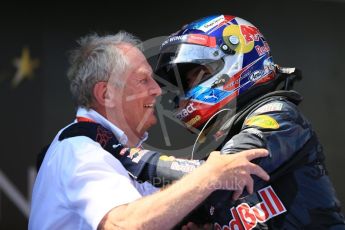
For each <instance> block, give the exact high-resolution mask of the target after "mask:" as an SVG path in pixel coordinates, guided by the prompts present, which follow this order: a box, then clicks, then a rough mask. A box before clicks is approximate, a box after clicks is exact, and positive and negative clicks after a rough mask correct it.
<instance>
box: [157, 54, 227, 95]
mask: <svg viewBox="0 0 345 230" xmlns="http://www.w3.org/2000/svg"><path fill="white" fill-rule="evenodd" d="M223 67H224V61H223V60H222V59H220V60H217V61H211V62H205V63H200V64H199V63H179V64H171V65H169V66H165V67H164V68H161V69H160V70H159V71H156V74H157V75H158V76H159V78H162V79H164V80H166V81H167V82H169V83H170V84H172V86H173V87H177V88H178V89H179V90H180V91H182V92H184V94H186V93H187V92H188V91H189V90H190V89H192V88H194V87H195V86H198V85H200V84H202V83H203V82H205V81H207V80H208V79H210V78H211V77H212V76H215V75H216V74H217V73H218V72H219V71H220V70H221V69H222V68H223ZM158 80H159V79H158ZM163 84H164V83H163Z"/></svg>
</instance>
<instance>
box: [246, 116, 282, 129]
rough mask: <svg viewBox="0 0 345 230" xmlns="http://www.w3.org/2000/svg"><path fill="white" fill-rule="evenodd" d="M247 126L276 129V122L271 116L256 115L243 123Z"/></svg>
mask: <svg viewBox="0 0 345 230" xmlns="http://www.w3.org/2000/svg"><path fill="white" fill-rule="evenodd" d="M244 124H245V125H247V126H257V127H261V128H264V129H278V128H279V124H278V122H277V121H276V120H275V119H274V118H273V117H271V116H268V115H258V116H253V117H250V118H249V119H247V120H246V121H245V122H244Z"/></svg>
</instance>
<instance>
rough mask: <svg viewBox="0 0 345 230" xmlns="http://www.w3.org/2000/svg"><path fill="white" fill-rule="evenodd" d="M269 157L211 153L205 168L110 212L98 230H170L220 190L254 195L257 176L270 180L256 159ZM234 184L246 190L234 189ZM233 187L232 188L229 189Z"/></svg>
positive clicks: (249, 153)
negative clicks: (247, 192)
mask: <svg viewBox="0 0 345 230" xmlns="http://www.w3.org/2000/svg"><path fill="white" fill-rule="evenodd" d="M265 156H267V151H266V150H263V149H253V150H248V151H244V152H242V153H239V154H236V155H219V153H218V152H213V153H211V155H210V157H209V158H208V160H207V161H206V163H205V164H203V165H202V166H200V167H199V168H197V169H196V170H194V171H193V172H192V173H190V174H188V175H186V176H184V177H183V178H182V179H181V180H179V181H177V182H176V183H174V184H172V185H171V186H169V187H168V188H166V189H164V190H162V191H159V192H157V193H155V194H153V195H150V196H147V197H144V198H141V199H139V200H136V201H134V202H132V203H129V204H126V205H121V206H118V207H115V208H113V209H112V210H111V211H109V212H108V213H107V214H106V215H105V216H104V218H103V219H102V221H101V222H100V224H99V226H98V229H162V228H164V229H170V228H172V227H173V226H175V225H176V224H177V223H178V222H179V221H180V220H181V219H182V218H183V217H184V216H186V215H187V214H188V213H189V212H190V211H191V210H193V209H194V208H195V207H196V206H197V205H198V204H200V203H201V202H202V201H203V200H204V199H205V198H206V197H207V196H208V195H210V194H211V192H213V191H214V190H216V189H227V190H242V189H243V187H247V190H249V191H252V190H253V188H252V186H253V180H252V178H251V176H250V175H251V174H255V175H257V176H259V177H260V178H262V179H263V180H268V179H269V176H268V175H267V173H266V172H265V171H263V170H262V169H261V168H260V167H259V166H257V165H255V164H253V163H251V162H250V161H251V160H252V159H255V158H258V157H265ZM234 181H241V183H237V184H238V185H241V186H242V188H234V186H233V185H234ZM229 185H232V186H229Z"/></svg>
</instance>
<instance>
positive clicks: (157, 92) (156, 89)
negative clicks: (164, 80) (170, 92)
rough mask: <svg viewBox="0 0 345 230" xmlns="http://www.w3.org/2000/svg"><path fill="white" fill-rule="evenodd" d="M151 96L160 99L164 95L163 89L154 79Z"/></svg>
mask: <svg viewBox="0 0 345 230" xmlns="http://www.w3.org/2000/svg"><path fill="white" fill-rule="evenodd" d="M150 94H151V95H154V96H156V97H158V96H159V95H161V94H162V89H161V87H160V86H159V85H158V83H157V82H156V81H155V80H154V79H152V85H151V89H150Z"/></svg>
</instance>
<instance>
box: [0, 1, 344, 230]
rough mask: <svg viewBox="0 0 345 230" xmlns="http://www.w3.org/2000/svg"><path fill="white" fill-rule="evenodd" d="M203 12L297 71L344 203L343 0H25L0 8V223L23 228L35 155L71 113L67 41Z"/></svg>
mask: <svg viewBox="0 0 345 230" xmlns="http://www.w3.org/2000/svg"><path fill="white" fill-rule="evenodd" d="M211 14H230V15H236V16H239V17H242V18H244V19H247V20H248V21H250V22H252V23H253V24H254V25H255V26H257V27H258V28H259V29H260V31H261V32H262V33H263V34H264V36H265V37H266V39H267V41H268V43H269V45H270V47H271V50H272V54H273V58H274V61H275V62H276V63H278V64H280V65H282V66H289V67H294V66H296V67H298V68H300V69H302V71H303V76H304V79H303V81H302V82H299V83H297V84H296V87H295V89H297V90H298V91H299V92H301V93H302V94H303V96H304V101H303V102H302V104H301V106H300V108H301V110H302V112H303V113H304V114H305V115H306V116H307V117H308V118H309V120H310V121H311V122H312V124H313V126H314V129H315V130H316V131H317V133H318V135H319V138H320V139H321V142H322V143H323V145H324V149H325V154H326V157H327V161H326V164H327V166H328V169H329V174H330V177H331V179H332V181H333V182H334V185H335V188H336V191H337V194H338V197H339V199H340V201H341V202H342V203H343V204H345V185H344V182H343V180H344V179H343V178H342V177H343V176H344V173H345V166H344V164H345V150H344V147H343V145H342V144H344V143H345V135H344V130H345V107H344V99H345V90H344V89H343V87H344V85H345V72H344V68H345V57H344V55H345V44H344V41H345V26H344V23H345V17H344V15H345V0H344V1H340V0H338V1H326V0H325V1H322V0H319V1H312V0H299V1H291V0H289V1H280V0H275V1H268V0H261V1H249V0H247V1H243V0H242V1H239V0H224V1H223V0H217V1H202V0H198V1H193V0H190V1H157V2H154V1H152V2H151V3H150V2H149V1H140V2H134V1H123V2H121V3H120V2H119V1H94V2H88V3H86V2H85V3H80V4H79V5H77V4H76V3H75V4H71V3H68V4H67V3H62V2H58V1H55V2H45V3H41V4H37V5H36V4H34V3H32V2H31V1H29V2H26V3H18V4H14V3H12V5H2V6H1V9H0V105H1V110H0V122H1V128H0V143H1V145H0V151H1V154H0V229H27V221H28V214H29V208H30V196H31V189H32V184H33V180H34V177H35V173H36V172H35V167H34V166H35V160H36V155H37V153H38V152H39V151H40V149H41V148H42V147H43V146H44V145H46V144H49V143H50V141H51V140H52V138H53V137H54V136H55V135H56V132H57V131H58V130H59V129H61V128H62V127H64V126H65V125H66V124H68V123H70V122H71V121H72V120H73V119H74V112H75V111H74V107H73V104H72V101H71V96H70V93H69V87H68V81H67V78H66V71H67V67H68V60H67V56H68V51H69V50H70V49H72V48H73V47H75V46H76V42H75V41H76V40H77V39H78V38H79V37H80V36H82V35H85V34H87V33H89V32H98V33H100V34H104V33H115V32H117V31H118V30H120V29H123V30H127V31H129V32H131V33H134V34H135V35H137V36H139V37H140V38H141V39H142V40H147V39H151V38H153V37H158V36H165V35H169V34H170V33H172V32H174V31H176V30H177V29H179V28H180V27H181V26H182V25H184V24H186V23H189V22H191V21H193V20H195V19H198V18H200V17H204V16H207V15H211ZM151 141H154V140H151ZM52 179H54V178H52Z"/></svg>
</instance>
